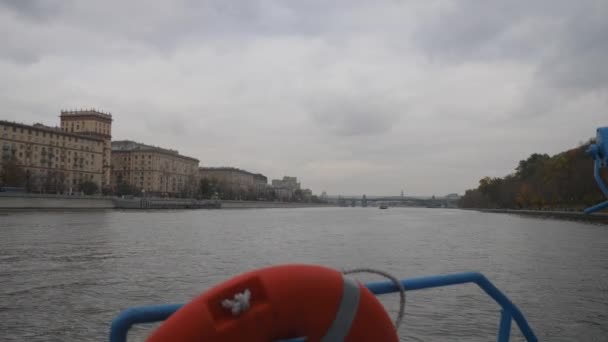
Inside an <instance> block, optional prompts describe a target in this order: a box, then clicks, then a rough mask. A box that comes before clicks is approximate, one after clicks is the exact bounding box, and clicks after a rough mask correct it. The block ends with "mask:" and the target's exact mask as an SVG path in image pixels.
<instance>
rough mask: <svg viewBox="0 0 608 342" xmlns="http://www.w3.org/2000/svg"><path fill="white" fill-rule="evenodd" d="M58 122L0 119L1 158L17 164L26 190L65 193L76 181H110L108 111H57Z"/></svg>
mask: <svg viewBox="0 0 608 342" xmlns="http://www.w3.org/2000/svg"><path fill="white" fill-rule="evenodd" d="M60 118H61V127H50V126H45V125H42V124H34V125H26V124H21V123H15V122H9V121H0V146H1V147H0V148H1V149H2V150H1V153H2V158H1V159H0V167H1V166H2V164H3V163H5V162H7V161H9V160H11V159H13V160H15V161H16V163H17V165H18V166H19V167H21V168H23V170H24V172H25V175H24V178H25V187H26V188H27V190H29V191H36V192H38V191H41V192H54V193H69V192H75V191H77V190H78V187H79V185H80V184H81V183H84V182H93V183H95V184H97V186H98V188H100V189H101V188H102V187H103V186H107V185H109V183H110V179H109V167H110V158H109V151H108V147H107V146H108V145H109V143H110V139H111V127H112V116H111V115H110V114H106V113H102V112H98V111H95V110H85V111H62V112H61V116H60Z"/></svg>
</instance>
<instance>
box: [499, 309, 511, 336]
mask: <svg viewBox="0 0 608 342" xmlns="http://www.w3.org/2000/svg"><path fill="white" fill-rule="evenodd" d="M510 335H511V313H510V312H509V311H508V310H502V311H501V312H500V327H499V328H498V342H509V336H510Z"/></svg>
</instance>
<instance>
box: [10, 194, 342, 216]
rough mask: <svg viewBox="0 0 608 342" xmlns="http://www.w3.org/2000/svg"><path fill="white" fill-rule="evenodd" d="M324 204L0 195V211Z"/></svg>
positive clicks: (277, 206)
mask: <svg viewBox="0 0 608 342" xmlns="http://www.w3.org/2000/svg"><path fill="white" fill-rule="evenodd" d="M333 206H334V205H332V204H325V203H300V202H274V201H273V202H270V201H243V200H217V201H213V200H195V199H185V198H150V197H148V198H119V197H109V196H63V195H38V194H26V195H24V194H0V212H6V211H36V210H45V211H61V210H77V211H79V210H166V209H181V210H186V209H189V210H194V209H208V210H211V209H264V208H319V207H333Z"/></svg>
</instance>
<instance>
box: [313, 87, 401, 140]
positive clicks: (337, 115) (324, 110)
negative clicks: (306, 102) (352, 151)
mask: <svg viewBox="0 0 608 342" xmlns="http://www.w3.org/2000/svg"><path fill="white" fill-rule="evenodd" d="M387 102H388V101H387ZM311 117H312V118H313V120H314V122H315V123H316V124H317V125H318V126H319V127H321V128H322V129H327V130H328V131H329V132H330V133H331V134H337V135H340V136H365V135H379V134H383V133H387V132H389V131H390V130H391V128H392V127H393V125H395V124H396V123H397V122H398V121H399V116H398V115H397V113H396V108H393V107H392V106H390V104H389V103H379V101H378V99H373V98H370V97H368V96H361V97H340V96H336V97H335V98H332V99H328V100H327V101H325V102H323V103H317V104H314V105H312V113H311Z"/></svg>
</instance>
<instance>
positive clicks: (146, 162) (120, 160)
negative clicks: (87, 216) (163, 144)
mask: <svg viewBox="0 0 608 342" xmlns="http://www.w3.org/2000/svg"><path fill="white" fill-rule="evenodd" d="M198 163H199V161H198V159H195V158H191V157H187V156H184V155H181V154H179V153H178V151H175V150H169V149H165V148H160V147H156V146H151V145H145V144H141V143H137V142H134V141H130V140H122V141H113V142H112V153H111V166H112V172H111V184H112V188H113V189H114V190H116V189H117V188H118V187H119V186H120V185H122V184H127V185H129V186H131V187H133V188H135V189H136V190H138V191H141V192H142V193H146V194H151V195H162V196H176V195H183V196H192V195H193V194H194V192H195V191H196V190H197V176H198V174H197V173H198Z"/></svg>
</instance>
